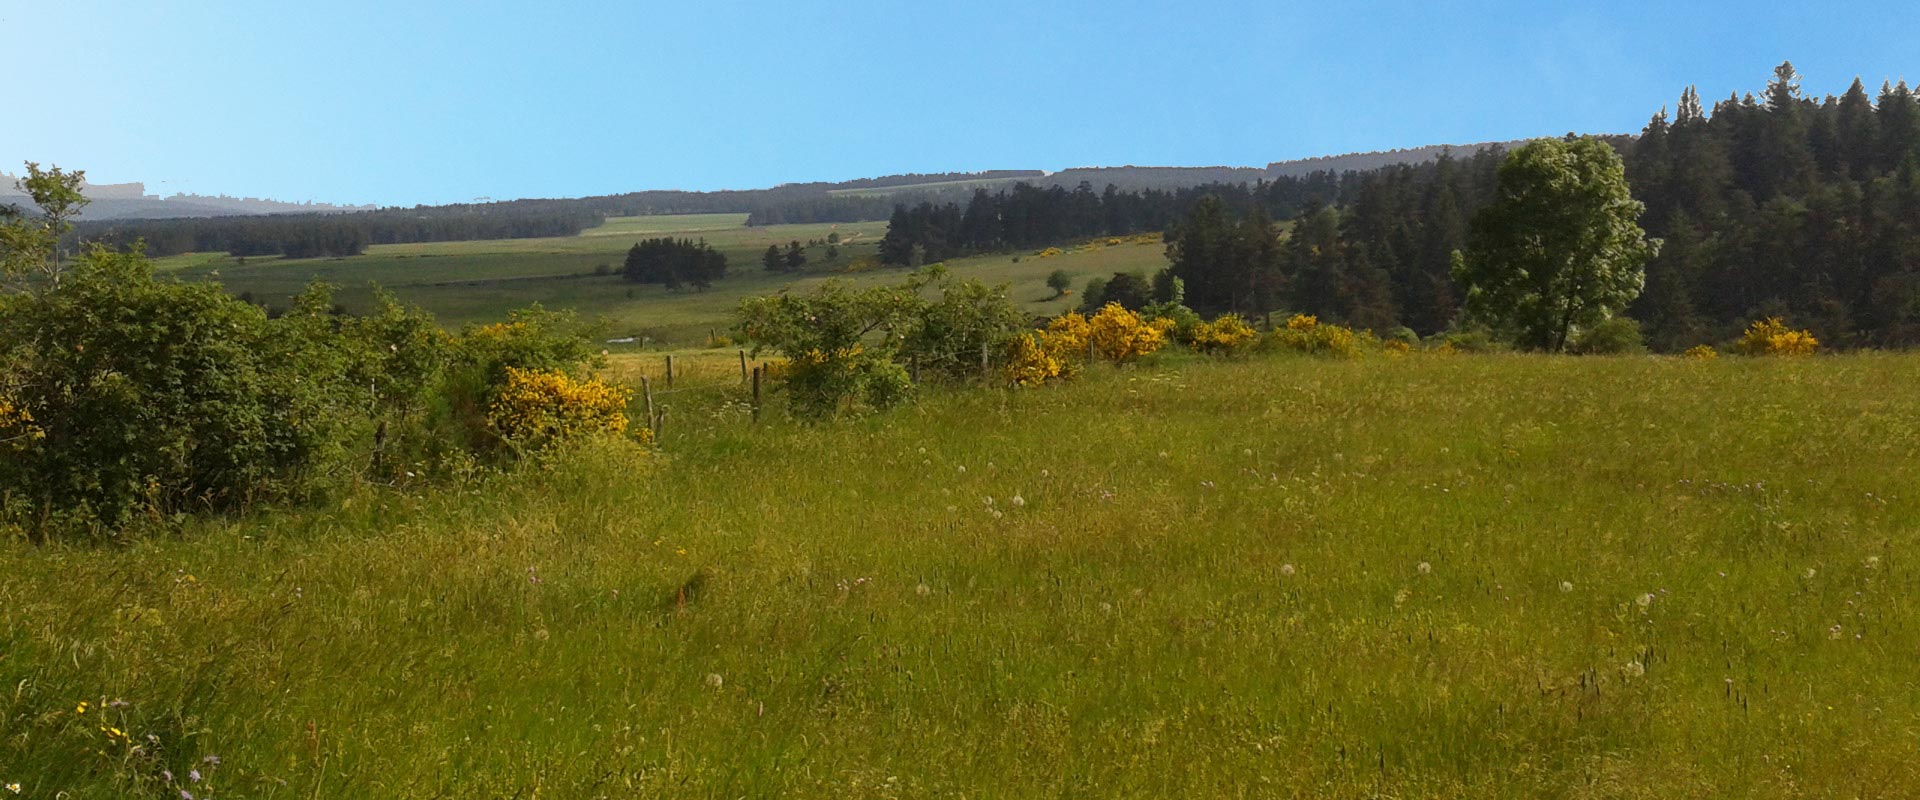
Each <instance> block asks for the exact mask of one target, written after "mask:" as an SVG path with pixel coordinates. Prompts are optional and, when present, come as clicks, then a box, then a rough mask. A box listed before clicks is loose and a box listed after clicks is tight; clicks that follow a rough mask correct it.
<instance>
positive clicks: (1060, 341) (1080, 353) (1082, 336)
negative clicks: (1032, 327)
mask: <svg viewBox="0 0 1920 800" xmlns="http://www.w3.org/2000/svg"><path fill="white" fill-rule="evenodd" d="M1092 336H1093V327H1092V326H1091V325H1089V324H1088V323H1087V318H1086V316H1085V315H1083V314H1081V313H1080V312H1078V311H1071V312H1068V313H1065V314H1061V315H1060V316H1057V317H1054V318H1053V319H1052V320H1051V321H1049V322H1047V327H1046V329H1045V330H1042V331H1041V332H1040V341H1041V344H1042V345H1043V346H1045V347H1046V349H1047V351H1048V352H1050V353H1055V354H1058V355H1062V356H1065V357H1066V358H1069V359H1071V358H1077V357H1084V356H1085V355H1086V354H1087V339H1089V338H1091V337H1092Z"/></svg>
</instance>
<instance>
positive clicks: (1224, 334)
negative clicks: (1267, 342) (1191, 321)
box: [1192, 314, 1259, 355]
mask: <svg viewBox="0 0 1920 800" xmlns="http://www.w3.org/2000/svg"><path fill="white" fill-rule="evenodd" d="M1258 335H1259V334H1257V333H1256V332H1255V331H1254V330H1253V326H1252V325H1248V324H1247V321H1246V320H1245V319H1242V318H1241V317H1240V315H1239V314H1222V315H1220V316H1219V317H1217V318H1215V319H1214V321H1212V322H1202V323H1200V324H1198V325H1195V326H1193V333H1192V344H1193V349H1195V350H1199V351H1200V352H1202V353H1213V354H1216V355H1231V354H1233V353H1238V352H1240V351H1241V350H1244V349H1246V346H1247V345H1249V344H1251V343H1252V342H1253V340H1254V339H1255V338H1256V337H1257V336H1258Z"/></svg>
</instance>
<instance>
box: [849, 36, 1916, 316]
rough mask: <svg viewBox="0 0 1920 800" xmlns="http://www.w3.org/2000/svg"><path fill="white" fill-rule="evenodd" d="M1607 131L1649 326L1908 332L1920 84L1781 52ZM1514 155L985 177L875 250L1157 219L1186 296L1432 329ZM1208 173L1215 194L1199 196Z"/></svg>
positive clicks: (1449, 303)
mask: <svg viewBox="0 0 1920 800" xmlns="http://www.w3.org/2000/svg"><path fill="white" fill-rule="evenodd" d="M1601 139H1602V141H1605V142H1606V143H1607V144H1609V145H1611V146H1613V147H1614V148H1615V149H1616V150H1617V151H1619V152H1620V153H1621V156H1622V158H1623V161H1624V163H1625V166H1626V172H1627V177H1628V181H1629V186H1630V189H1631V192H1632V195H1633V199H1635V200H1637V201H1639V202H1640V203H1643V204H1644V205H1645V207H1646V211H1645V213H1644V214H1643V215H1642V216H1641V218H1640V219H1639V220H1638V224H1639V225H1641V226H1642V227H1643V228H1644V229H1645V231H1646V233H1647V234H1648V235H1649V236H1651V237H1653V238H1659V239H1662V240H1664V242H1665V245H1664V247H1663V248H1662V249H1661V251H1660V253H1659V255H1658V256H1657V257H1655V258H1653V259H1652V260H1651V261H1649V262H1648V263H1647V265H1646V268H1645V275H1646V285H1645V290H1644V291H1643V292H1642V293H1641V294H1640V296H1639V297H1638V298H1637V299H1635V300H1634V301H1633V302H1632V304H1631V305H1630V306H1629V307H1628V309H1627V313H1628V314H1629V315H1630V316H1632V317H1633V318H1634V319H1636V320H1638V321H1639V322H1640V323H1641V324H1642V327H1643V328H1644V329H1645V336H1646V340H1647V343H1648V344H1649V345H1651V346H1653V347H1655V348H1656V349H1659V350H1662V351H1668V352H1678V351H1680V350H1684V349H1686V348H1687V347H1688V346H1690V345H1694V344H1699V343H1703V342H1730V341H1732V340H1734V339H1736V338H1738V337H1739V336H1740V334H1741V331H1742V330H1743V329H1744V328H1745V326H1746V325H1747V323H1748V322H1750V321H1752V320H1754V319H1757V318H1765V317H1771V316H1781V317H1784V318H1787V319H1791V320H1794V321H1796V322H1797V323H1799V324H1803V325H1806V326H1807V327H1808V328H1809V329H1810V330H1811V331H1813V333H1814V334H1815V335H1817V336H1818V337H1819V338H1820V339H1821V340H1822V341H1825V342H1831V343H1834V344H1837V345H1841V346H1907V345H1912V344H1915V343H1920V97H1917V96H1916V93H1915V92H1914V91H1913V90H1912V89H1910V88H1909V87H1907V86H1906V85H1905V84H1904V83H1898V84H1888V85H1883V86H1882V87H1881V88H1880V90H1879V92H1878V94H1877V96H1876V95H1873V94H1869V92H1868V90H1867V89H1866V88H1865V87H1864V86H1862V85H1861V84H1860V82H1859V81H1855V82H1854V84H1853V85H1852V86H1851V87H1849V88H1848V90H1847V91H1846V92H1845V93H1844V94H1843V95H1841V96H1839V97H1832V96H1828V97H1825V98H1821V99H1816V98H1812V97H1809V96H1807V95H1806V94H1804V93H1803V91H1802V90H1801V88H1800V85H1799V78H1798V76H1797V75H1796V73H1795V72H1794V70H1793V68H1792V66H1791V65H1790V64H1783V65H1781V67H1780V68H1779V69H1778V70H1776V72H1775V75H1774V77H1773V80H1772V81H1771V82H1769V83H1768V85H1767V87H1766V90H1765V91H1764V92H1763V93H1761V95H1760V96H1758V97H1756V96H1754V95H1744V96H1733V97H1729V98H1727V99H1725V100H1723V101H1721V102H1719V103H1718V104H1716V105H1714V106H1713V108H1712V111H1711V114H1709V113H1708V110H1707V109H1706V108H1705V106H1704V105H1703V104H1702V102H1701V100H1700V98H1699V96H1698V94H1697V93H1696V92H1695V91H1694V90H1692V89H1688V90H1686V91H1685V92H1684V93H1683V94H1682V96H1681V99H1680V103H1679V107H1678V109H1677V111H1676V113H1675V114H1674V115H1672V116H1671V117H1669V115H1668V114H1667V113H1666V112H1665V111H1662V112H1661V113H1660V114H1658V115H1655V116H1654V118H1653V120H1652V122H1651V123H1649V125H1648V126H1647V128H1646V130H1645V131H1644V132H1643V133H1642V134H1641V135H1640V136H1638V137H1635V138H1629V137H1601ZM1505 158H1506V153H1505V151H1504V150H1503V149H1502V148H1498V147H1492V148H1485V149H1481V150H1479V151H1477V152H1475V153H1474V154H1473V155H1471V156H1470V157H1467V158H1464V159H1457V158H1453V157H1451V156H1450V155H1448V154H1446V153H1444V152H1443V153H1441V154H1440V156H1439V157H1438V158H1437V159H1436V160H1434V161H1432V162H1428V163H1420V164H1395V165H1388V166H1384V167H1380V168H1377V169H1373V170H1369V171H1366V172H1346V173H1342V174H1338V175H1335V174H1332V173H1329V172H1317V173H1309V174H1306V175H1299V176H1280V177H1275V178H1272V179H1269V180H1264V181H1258V182H1255V183H1251V184H1233V183H1228V184H1215V185H1210V186H1203V187H1195V188H1192V189H1185V190H1175V191H1166V192H1162V191H1156V190H1144V191H1136V192H1127V191H1120V190H1118V189H1115V188H1109V189H1108V190H1107V191H1106V192H1105V193H1098V194H1097V193H1095V192H1094V191H1093V190H1092V188H1091V187H1090V186H1084V185H1083V186H1081V187H1080V188H1079V189H1077V190H1073V191H1068V190H1066V189H1062V188H1059V187H1053V188H1039V187H1035V186H1025V185H1021V186H1016V187H1014V188H1012V189H1011V190H1008V191H1003V192H998V193H988V192H986V191H976V192H975V194H974V197H973V199H972V201H971V202H969V203H967V204H966V205H965V206H962V205H959V204H949V205H944V206H942V205H933V204H921V205H917V206H904V205H903V206H900V207H897V208H896V209H895V210H894V213H893V217H892V219H891V221H890V225H889V230H888V234H887V238H886V240H885V241H884V242H883V243H882V247H881V256H882V258H883V259H884V260H886V261H888V262H889V263H896V264H911V263H921V262H931V261H938V260H941V259H946V258H953V257H955V256H960V255H966V254H969V253H977V252H985V251H992V250H1005V249H1020V248H1029V247H1042V246H1046V245H1053V244H1062V243H1065V242H1067V241H1069V240H1072V239H1075V238H1086V237H1095V236H1108V235H1124V234H1127V233H1130V232H1134V231H1146V230H1162V229H1164V230H1166V231H1167V232H1168V237H1167V241H1168V248H1169V256H1170V258H1171V259H1172V261H1173V263H1174V264H1175V265H1176V271H1177V273H1178V274H1180V276H1181V277H1183V278H1185V280H1186V281H1187V285H1188V292H1189V293H1190V296H1191V298H1192V300H1191V302H1192V305H1193V306H1194V307H1195V308H1197V309H1200V310H1203V311H1231V310H1240V311H1243V312H1253V313H1260V312H1264V311H1269V310H1275V309H1289V310H1294V311H1300V312H1304V313H1308V314H1313V315H1317V316H1319V317H1322V318H1326V319H1331V320H1340V321H1343V322H1346V323H1349V324H1352V325H1355V326H1358V327H1362V328H1371V329H1374V330H1381V331H1386V330H1391V329H1394V328H1398V327H1401V326H1405V327H1408V328H1411V329H1412V330H1414V331H1416V332H1418V333H1420V334H1422V335H1428V334H1434V333H1438V332H1442V331H1447V330H1449V329H1451V328H1453V327H1454V326H1455V325H1456V324H1457V323H1458V322H1459V320H1460V316H1461V310H1462V304H1463V302H1464V299H1465V293H1464V290H1463V289H1462V287H1461V286H1460V285H1459V284H1458V283H1457V282H1456V281H1455V279H1454V278H1453V276H1452V274H1451V269H1450V263H1451V257H1452V254H1453V253H1454V252H1455V251H1456V250H1462V249H1465V248H1466V247H1467V246H1468V234H1469V221H1470V220H1471V219H1473V217H1474V216H1475V215H1476V213H1477V212H1479V211H1480V210H1481V209H1483V208H1484V207H1486V206H1487V205H1488V204H1490V203H1492V202H1493V200H1494V198H1495V196H1496V189H1497V186H1498V177H1497V174H1496V171H1497V169H1498V167H1499V165H1500V164H1501V163H1502V162H1503V161H1504V160H1505ZM1209 195H1211V196H1214V197H1217V198H1218V199H1219V204H1217V205H1215V204H1211V203H1209V204H1206V205H1205V206H1201V205H1199V201H1200V199H1201V198H1203V197H1206V196H1209ZM1256 210H1257V211H1256ZM1260 212H1264V213H1265V214H1267V215H1268V216H1270V217H1272V218H1274V219H1278V220H1291V221H1292V225H1291V227H1290V228H1289V230H1288V232H1287V235H1286V237H1285V240H1284V241H1283V242H1280V243H1279V244H1278V245H1277V248H1276V249H1277V252H1275V253H1271V254H1268V253H1265V252H1262V251H1265V250H1266V249H1267V244H1266V242H1265V240H1264V239H1263V238H1262V237H1260V236H1258V235H1257V233H1256V235H1253V236H1248V235H1247V233H1246V232H1247V230H1248V229H1250V228H1251V229H1254V230H1256V231H1257V229H1258V227H1259V226H1258V224H1257V222H1255V223H1248V222H1247V220H1248V219H1249V218H1250V217H1252V215H1254V214H1256V213H1260Z"/></svg>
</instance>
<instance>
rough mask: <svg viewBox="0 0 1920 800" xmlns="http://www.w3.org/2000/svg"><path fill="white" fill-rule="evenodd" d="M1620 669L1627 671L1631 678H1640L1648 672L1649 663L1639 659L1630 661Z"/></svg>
mask: <svg viewBox="0 0 1920 800" xmlns="http://www.w3.org/2000/svg"><path fill="white" fill-rule="evenodd" d="M1620 671H1621V672H1623V673H1626V676H1627V677H1629V678H1638V677H1642V676H1644V675H1646V674H1647V665H1645V664H1642V663H1640V662H1638V661H1629V662H1627V663H1626V666H1623V667H1621V668H1620Z"/></svg>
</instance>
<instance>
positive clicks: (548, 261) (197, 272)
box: [159, 214, 1165, 346]
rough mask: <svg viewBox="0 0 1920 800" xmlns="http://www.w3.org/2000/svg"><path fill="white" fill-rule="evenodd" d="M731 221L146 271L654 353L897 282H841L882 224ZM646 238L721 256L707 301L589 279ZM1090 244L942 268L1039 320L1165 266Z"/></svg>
mask: <svg viewBox="0 0 1920 800" xmlns="http://www.w3.org/2000/svg"><path fill="white" fill-rule="evenodd" d="M744 221H745V216H744V215H737V214H733V215H729V214H695V215H685V216H663V217H627V218H616V219H612V220H609V221H608V223H607V225H606V226H605V227H601V228H594V229H591V230H588V231H586V232H584V233H583V234H582V235H580V236H573V237H558V238H545V239H507V240H496V241H465V242H434V243H425V244H405V245H377V246H374V247H371V248H369V249H368V251H367V252H366V253H365V254H363V255H359V256H354V257H350V258H327V259H303V260H285V259H278V258H270V259H261V258H250V259H246V260H245V262H246V263H244V264H243V263H240V262H241V260H240V259H236V258H233V257H230V256H226V255H224V254H205V253H196V254H189V255H182V256H174V257H170V258H165V259H160V260H159V263H160V268H161V269H162V270H163V271H166V272H168V273H170V274H173V275H177V276H179V277H181V278H182V279H185V280H218V281H220V282H221V283H222V284H224V285H225V286H226V287H227V288H228V290H229V291H231V292H233V293H235V294H240V295H244V296H248V297H251V298H252V299H254V300H255V301H256V302H261V303H266V304H269V305H276V304H284V303H285V302H286V300H287V298H289V297H291V296H292V295H293V294H295V293H298V292H299V291H300V290H301V289H303V288H304V287H305V286H306V285H307V284H308V283H309V282H311V281H314V280H321V281H325V282H327V283H329V284H332V285H334V286H335V287H336V288H337V295H336V299H337V300H338V301H339V302H340V303H341V304H343V305H345V306H346V307H347V308H348V309H349V310H356V311H357V310H364V309H365V308H367V307H368V306H369V304H370V302H371V298H372V291H373V290H372V288H371V287H372V286H373V285H374V284H378V285H379V286H381V287H384V288H386V289H388V290H390V291H392V292H393V293H394V294H396V295H398V296H399V297H400V298H402V299H403V300H405V301H407V302H409V303H414V304H417V305H419V306H421V307H423V308H425V309H426V310H428V311H430V312H432V313H433V314H434V315H435V317H437V318H438V319H439V320H440V321H441V322H442V323H443V324H446V325H447V326H449V327H456V328H457V327H459V326H461V325H463V324H467V323H487V322H495V321H498V320H500V319H503V318H504V317H505V316H506V315H507V313H508V312H510V311H512V310H513V309H517V308H524V307H526V306H527V305H529V304H532V303H540V304H541V305H543V306H546V307H547V308H552V309H571V310H573V311H576V312H577V313H579V314H580V315H581V316H582V317H583V318H585V319H589V320H598V321H604V322H605V323H606V331H607V335H608V338H625V337H629V336H631V337H634V338H635V339H636V340H637V341H640V342H646V343H650V344H657V345H661V346H684V345H699V344H703V343H705V342H706V341H707V339H708V336H709V332H710V331H712V332H719V333H721V334H722V335H724V333H725V331H726V330H727V328H729V327H730V326H731V325H732V322H733V320H732V314H733V310H734V309H735V308H737V307H738V305H739V303H740V301H741V300H743V299H745V298H748V297H754V296H759V295H765V294H770V293H774V292H778V291H782V290H785V289H790V288H791V289H794V290H805V289H807V288H809V287H811V286H813V285H816V284H818V283H820V282H822V281H826V280H833V279H841V280H849V281H852V282H854V283H857V284H872V283H879V282H897V281H900V280H903V279H904V277H905V275H906V273H907V270H905V269H903V268H874V269H868V270H865V271H861V272H857V273H848V272H846V271H845V270H846V269H847V267H848V266H849V265H850V264H852V263H853V262H854V261H856V260H859V259H867V260H869V261H871V260H872V259H871V257H872V256H874V254H875V252H876V249H877V246H878V243H879V241H880V238H881V237H882V236H884V235H885V234H886V223H884V222H860V223H843V224H838V225H834V224H812V225H774V226H767V227H746V226H745V225H744V224H742V223H744ZM832 233H839V234H840V237H841V244H840V245H839V249H840V258H839V260H838V262H836V263H828V262H827V261H826V248H825V247H824V246H821V247H812V248H809V249H808V251H807V252H808V257H809V259H810V263H809V264H808V267H807V271H806V272H805V273H803V274H801V275H797V276H796V275H780V274H770V273H768V272H766V271H765V270H764V269H762V267H761V256H762V254H764V252H765V251H766V249H767V247H768V245H778V246H781V247H783V248H784V247H785V246H786V245H787V244H788V243H790V242H793V241H799V242H801V243H802V244H805V243H807V242H809V241H817V240H825V239H826V238H827V237H828V235H829V234H832ZM656 236H685V237H690V238H703V239H705V240H706V241H707V242H708V243H710V244H712V245H713V246H714V247H715V248H717V249H719V250H720V251H721V252H723V253H725V254H726V256H727V260H728V263H729V266H730V268H731V274H729V276H728V277H727V278H726V279H725V280H723V281H721V282H719V283H717V284H715V285H714V286H713V287H712V288H711V289H708V290H705V291H696V290H692V289H682V290H679V291H671V292H670V291H667V290H666V289H664V288H661V287H658V286H640V285H637V284H632V283H628V282H626V281H625V280H623V279H622V278H621V277H620V276H619V275H617V274H613V275H596V274H595V272H596V270H597V269H598V268H600V267H602V266H604V267H606V268H607V269H609V270H612V271H614V272H615V273H617V272H618V271H619V269H620V265H621V264H622V263H623V262H624V259H625V257H626V251H627V248H629V247H631V246H632V245H633V243H634V242H636V241H638V240H640V239H643V238H649V237H656ZM1106 242H1107V240H1104V239H1102V240H1094V241H1092V242H1088V243H1084V244H1081V245H1077V246H1070V247H1067V248H1065V252H1064V253H1063V254H1061V255H1058V256H1052V257H1044V258H1043V257H1038V256H1036V255H1035V254H1034V253H1033V252H1024V253H1018V254H1013V253H1009V254H998V255H990V256H980V257H974V258H966V259H960V260H956V261H953V262H950V263H949V264H948V266H949V267H950V268H951V269H952V270H953V271H954V273H955V274H956V275H957V276H959V277H963V278H977V279H979V280H982V281H985V282H988V283H1008V284H1010V285H1011V288H1012V291H1013V297H1014V299H1015V301H1016V302H1018V303H1019V304H1020V306H1021V307H1022V308H1023V309H1024V310H1026V311H1029V312H1031V313H1033V314H1035V315H1051V314H1057V313H1060V312H1061V311H1064V310H1067V309H1069V308H1071V307H1073V306H1074V305H1077V304H1078V302H1079V297H1078V295H1077V294H1074V295H1069V296H1067V297H1064V298H1056V297H1055V296H1054V294H1053V292H1052V290H1050V289H1048V288H1047V287H1046V278H1047V275H1048V274H1050V273H1051V272H1053V271H1054V270H1056V269H1062V270H1066V271H1067V272H1068V273H1069V274H1071V275H1073V278H1074V286H1075V287H1076V292H1077V290H1078V287H1080V286H1082V285H1084V284H1085V282H1086V280H1087V279H1088V278H1091V277H1094V276H1096V275H1109V274H1112V273H1113V272H1116V271H1131V270H1141V271H1146V272H1152V271H1154V270H1158V269H1160V268H1161V267H1163V266H1165V256H1164V250H1163V247H1162V246H1161V245H1160V244H1159V243H1158V242H1151V243H1145V244H1142V243H1139V242H1136V241H1135V240H1132V239H1127V240H1122V243H1121V244H1117V245H1112V246H1108V245H1107V244H1106Z"/></svg>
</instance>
